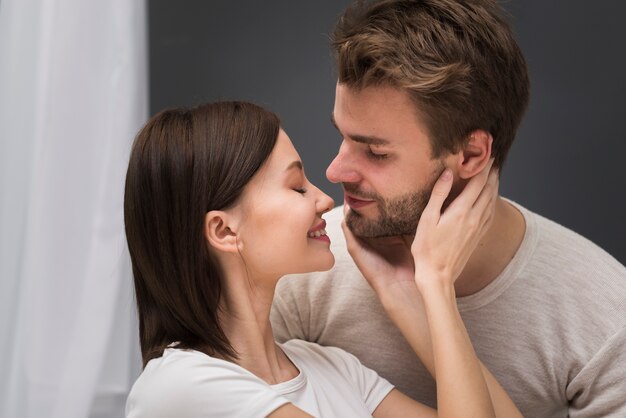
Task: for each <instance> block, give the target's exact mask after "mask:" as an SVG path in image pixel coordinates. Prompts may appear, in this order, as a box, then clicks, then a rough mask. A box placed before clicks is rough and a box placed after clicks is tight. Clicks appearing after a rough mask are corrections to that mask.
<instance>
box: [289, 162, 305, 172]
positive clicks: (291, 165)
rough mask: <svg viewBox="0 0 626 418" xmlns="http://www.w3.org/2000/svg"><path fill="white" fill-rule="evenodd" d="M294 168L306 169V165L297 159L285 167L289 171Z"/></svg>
mask: <svg viewBox="0 0 626 418" xmlns="http://www.w3.org/2000/svg"><path fill="white" fill-rule="evenodd" d="M292 168H297V169H298V170H300V171H304V167H303V166H302V161H300V160H295V161H292V162H291V164H289V165H288V166H287V168H286V169H285V171H289V170H291V169H292Z"/></svg>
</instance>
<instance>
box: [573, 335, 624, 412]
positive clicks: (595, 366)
mask: <svg viewBox="0 0 626 418" xmlns="http://www.w3.org/2000/svg"><path fill="white" fill-rule="evenodd" d="M624 347H626V328H622V329H621V330H620V331H618V332H617V333H616V334H614V335H613V336H612V337H611V338H609V339H608V340H607V341H606V343H605V344H604V345H603V346H602V347H601V348H600V350H598V352H596V354H595V355H594V356H593V357H592V358H591V360H590V361H589V362H588V363H587V364H586V365H585V366H584V367H583V368H582V369H581V370H580V372H579V373H578V374H577V375H576V376H575V377H574V378H573V379H572V380H571V381H570V383H569V385H568V386H567V397H568V399H570V409H569V416H570V417H572V418H591V417H609V416H610V417H626V350H625V349H624Z"/></svg>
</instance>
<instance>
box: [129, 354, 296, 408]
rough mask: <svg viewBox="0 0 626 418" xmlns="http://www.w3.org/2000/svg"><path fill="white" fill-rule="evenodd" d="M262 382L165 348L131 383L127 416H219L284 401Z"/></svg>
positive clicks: (205, 358)
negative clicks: (216, 414) (132, 383)
mask: <svg viewBox="0 0 626 418" xmlns="http://www.w3.org/2000/svg"><path fill="white" fill-rule="evenodd" d="M279 398H280V396H279V395H278V394H277V393H275V392H274V391H273V390H272V389H271V387H270V386H269V385H268V384H267V383H265V382H264V381H263V380H261V379H259V378H258V377H256V376H255V375H253V374H252V373H250V372H249V371H247V370H245V369H244V368H242V367H241V366H238V365H237V364H234V363H231V362H229V361H225V360H221V359H217V358H213V357H210V356H208V355H206V354H204V353H201V352H199V351H195V350H182V349H175V348H168V349H166V350H165V351H164V352H163V356H161V357H159V358H156V359H152V360H150V361H149V362H148V364H147V365H146V367H145V369H144V370H143V372H142V373H141V375H140V376H139V378H138V379H137V381H136V382H135V384H134V385H133V388H132V389H131V392H130V394H129V396H128V400H127V403H126V413H127V417H143V416H154V417H161V416H163V417H165V416H201V415H203V414H206V413H207V411H212V413H214V412H216V411H217V412H219V411H221V412H220V413H221V414H223V416H227V415H232V414H236V413H237V414H240V413H242V412H244V411H247V410H249V411H253V410H254V411H255V412H258V408H259V407H260V408H261V409H264V410H266V408H270V409H269V410H270V411H271V410H272V409H271V408H272V407H274V408H275V407H276V406H275V405H280V404H282V403H285V402H284V401H281V400H280V399H279Z"/></svg>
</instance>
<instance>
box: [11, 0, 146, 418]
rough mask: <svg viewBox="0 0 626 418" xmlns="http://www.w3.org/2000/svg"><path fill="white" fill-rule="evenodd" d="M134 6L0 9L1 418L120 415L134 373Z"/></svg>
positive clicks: (63, 2)
mask: <svg viewBox="0 0 626 418" xmlns="http://www.w3.org/2000/svg"><path fill="white" fill-rule="evenodd" d="M146 30H147V25H146V5H145V3H144V1H143V0H111V1H106V2H85V1H82V0H2V1H1V2H0V141H1V142H0V145H1V147H2V148H1V150H2V152H1V153H0V174H1V178H0V197H1V198H2V202H1V203H0V231H2V232H1V234H0V235H1V237H0V274H1V276H0V278H1V282H0V305H1V306H2V307H1V308H0V309H1V311H0V314H1V317H0V338H1V341H2V344H1V345H0V358H1V359H2V360H1V363H0V402H1V403H0V415H1V416H6V417H18V416H19V417H68V418H72V417H77V418H78V417H86V416H94V417H95V416H103V417H104V416H114V415H115V416H119V415H120V414H121V413H122V411H123V409H122V408H123V401H124V399H125V396H126V393H127V391H128V389H129V386H130V384H131V382H132V381H133V379H134V378H135V375H134V374H135V373H136V372H137V371H138V370H137V365H136V364H137V359H136V352H137V350H136V345H137V342H136V333H135V329H136V326H135V324H134V322H133V321H134V319H133V296H132V287H131V283H130V282H131V275H130V266H129V261H128V255H127V250H126V246H125V238H124V230H123V186H124V176H125V171H126V166H127V162H128V153H129V150H130V144H131V142H132V139H133V136H134V134H135V133H136V131H137V130H138V129H139V127H140V126H141V124H142V123H143V122H144V121H145V119H146V117H147V113H148V104H147V98H148V95H147V85H148V83H147V81H148V80H147V45H146V43H147V34H146Z"/></svg>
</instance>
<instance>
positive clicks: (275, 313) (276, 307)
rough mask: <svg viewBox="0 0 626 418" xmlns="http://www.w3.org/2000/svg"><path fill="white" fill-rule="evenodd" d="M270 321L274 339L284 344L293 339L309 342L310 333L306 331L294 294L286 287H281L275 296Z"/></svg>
mask: <svg viewBox="0 0 626 418" xmlns="http://www.w3.org/2000/svg"><path fill="white" fill-rule="evenodd" d="M270 321H271V322H272V330H273V332H274V338H275V339H276V340H277V341H278V342H280V343H284V342H286V341H289V340H292V339H298V340H308V333H307V332H306V330H305V329H304V326H303V321H302V314H301V312H300V309H299V307H298V304H297V303H295V298H294V297H293V294H292V293H291V292H290V291H289V289H288V288H286V287H284V286H283V287H281V286H280V283H279V287H278V289H277V291H276V295H275V296H274V302H273V305H272V310H271V312H270Z"/></svg>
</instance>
